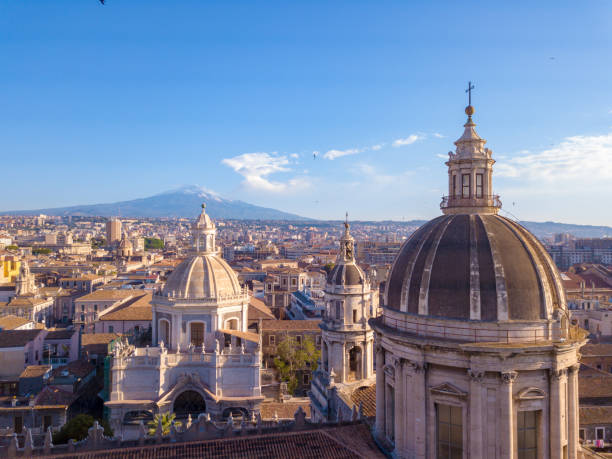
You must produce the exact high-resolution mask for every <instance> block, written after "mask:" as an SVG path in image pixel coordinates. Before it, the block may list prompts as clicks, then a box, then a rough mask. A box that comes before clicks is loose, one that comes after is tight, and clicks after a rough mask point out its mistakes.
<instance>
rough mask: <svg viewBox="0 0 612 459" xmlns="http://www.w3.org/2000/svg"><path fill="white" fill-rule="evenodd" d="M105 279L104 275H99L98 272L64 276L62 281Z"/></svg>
mask: <svg viewBox="0 0 612 459" xmlns="http://www.w3.org/2000/svg"><path fill="white" fill-rule="evenodd" d="M98 279H103V277H102V276H98V275H97V274H83V275H82V276H80V277H62V278H61V279H60V282H61V281H89V280H98Z"/></svg>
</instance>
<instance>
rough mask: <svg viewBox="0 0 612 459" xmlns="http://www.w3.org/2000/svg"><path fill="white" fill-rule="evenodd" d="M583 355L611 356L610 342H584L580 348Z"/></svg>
mask: <svg viewBox="0 0 612 459" xmlns="http://www.w3.org/2000/svg"><path fill="white" fill-rule="evenodd" d="M580 352H581V353H582V355H583V356H584V357H593V356H610V357H612V344H606V343H599V344H596V343H591V344H586V345H584V346H583V347H582V349H581V350H580Z"/></svg>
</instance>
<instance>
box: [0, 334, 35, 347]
mask: <svg viewBox="0 0 612 459" xmlns="http://www.w3.org/2000/svg"><path fill="white" fill-rule="evenodd" d="M39 333H41V330H4V331H0V348H3V347H23V346H25V345H26V344H28V343H29V342H30V341H32V340H33V339H34V338H36V337H37V336H38V334H39Z"/></svg>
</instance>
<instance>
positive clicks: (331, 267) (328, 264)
mask: <svg viewBox="0 0 612 459" xmlns="http://www.w3.org/2000/svg"><path fill="white" fill-rule="evenodd" d="M334 266H335V263H327V264H326V265H325V266H323V269H324V270H325V272H326V273H327V274H329V273H330V272H331V270H332V269H334Z"/></svg>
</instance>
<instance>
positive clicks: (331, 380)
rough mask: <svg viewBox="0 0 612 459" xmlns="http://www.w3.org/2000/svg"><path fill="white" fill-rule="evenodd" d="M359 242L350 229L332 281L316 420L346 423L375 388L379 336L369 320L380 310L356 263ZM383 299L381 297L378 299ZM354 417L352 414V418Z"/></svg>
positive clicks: (315, 386)
mask: <svg viewBox="0 0 612 459" xmlns="http://www.w3.org/2000/svg"><path fill="white" fill-rule="evenodd" d="M354 249H355V242H354V240H353V237H352V236H351V235H350V233H349V225H348V222H346V223H345V230H344V235H343V237H342V239H341V241H340V252H339V253H338V258H337V260H336V265H335V266H334V268H333V269H332V270H331V271H330V273H329V276H328V277H327V285H326V287H325V302H326V311H325V315H324V317H323V320H322V322H321V324H320V325H319V326H320V327H321V330H322V333H321V335H322V344H321V365H320V366H319V367H318V368H317V370H316V371H315V374H314V377H313V380H312V383H311V392H310V406H311V419H312V420H313V421H314V422H317V421H320V420H332V421H333V420H336V419H337V418H338V415H339V413H340V419H346V418H347V414H349V415H350V411H351V409H352V408H353V406H352V404H350V403H349V402H348V400H350V399H351V394H352V393H353V392H354V391H356V390H358V389H362V388H364V387H367V386H371V385H372V384H374V382H375V375H374V362H373V358H374V352H373V349H374V332H373V330H372V328H371V327H370V325H369V323H368V320H369V319H370V318H372V317H375V314H376V311H377V308H376V307H375V304H373V301H372V295H373V292H372V291H371V289H370V283H369V282H368V280H367V278H366V276H365V274H364V272H363V271H362V270H361V268H360V267H359V266H358V265H357V263H356V262H355V253H354ZM374 294H375V295H377V293H374ZM347 411H348V413H347Z"/></svg>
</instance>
